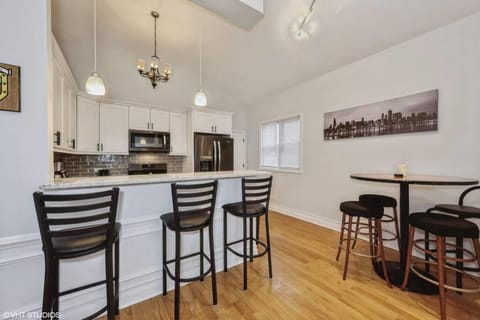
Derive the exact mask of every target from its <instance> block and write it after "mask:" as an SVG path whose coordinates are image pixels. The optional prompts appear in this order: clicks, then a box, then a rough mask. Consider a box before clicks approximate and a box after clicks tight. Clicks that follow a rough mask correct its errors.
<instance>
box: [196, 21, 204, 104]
mask: <svg viewBox="0 0 480 320" xmlns="http://www.w3.org/2000/svg"><path fill="white" fill-rule="evenodd" d="M202 17H203V15H201V16H200V45H199V47H200V59H199V62H200V63H199V66H200V72H199V75H200V88H199V89H198V91H197V93H196V94H195V99H194V104H195V106H197V107H206V106H207V96H206V95H205V92H203V91H202V45H203V30H202V29H203V28H202V27H203V21H202Z"/></svg>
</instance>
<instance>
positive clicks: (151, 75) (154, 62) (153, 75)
mask: <svg viewBox="0 0 480 320" xmlns="http://www.w3.org/2000/svg"><path fill="white" fill-rule="evenodd" d="M151 15H152V17H153V19H154V27H153V39H154V53H153V56H152V58H151V60H150V70H148V71H145V60H143V59H138V60H137V70H138V73H139V74H140V75H141V76H142V77H145V78H148V79H150V82H151V83H152V87H153V88H154V89H155V87H156V86H157V84H158V82H167V81H168V80H169V79H170V75H171V74H172V67H171V66H170V65H168V64H165V65H164V66H163V67H162V71H161V72H160V71H159V67H158V66H159V59H158V56H157V19H158V17H159V16H160V15H159V14H158V12H156V11H152V12H151Z"/></svg>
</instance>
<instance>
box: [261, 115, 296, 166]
mask: <svg viewBox="0 0 480 320" xmlns="http://www.w3.org/2000/svg"><path fill="white" fill-rule="evenodd" d="M300 126H301V121H300V116H295V117H290V118H286V119H281V120H276V121H268V122H264V123H263V124H262V126H261V130H260V132H261V137H260V140H261V141H260V146H261V147H260V153H261V154H260V166H261V167H262V168H266V169H279V170H294V171H299V170H300V169H301V166H300V163H301V155H300V152H301V148H300V143H301V141H300V139H301V134H300Z"/></svg>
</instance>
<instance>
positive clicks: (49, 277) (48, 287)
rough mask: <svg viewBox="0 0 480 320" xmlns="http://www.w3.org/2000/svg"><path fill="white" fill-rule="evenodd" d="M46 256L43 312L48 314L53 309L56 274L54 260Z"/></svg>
mask: <svg viewBox="0 0 480 320" xmlns="http://www.w3.org/2000/svg"><path fill="white" fill-rule="evenodd" d="M44 254H45V277H44V281H43V303H42V312H43V313H48V312H51V311H52V308H53V296H54V292H53V291H54V290H53V285H54V282H53V279H54V276H55V275H54V274H53V272H52V271H53V269H52V267H53V261H52V260H53V259H50V258H48V257H47V256H46V253H44Z"/></svg>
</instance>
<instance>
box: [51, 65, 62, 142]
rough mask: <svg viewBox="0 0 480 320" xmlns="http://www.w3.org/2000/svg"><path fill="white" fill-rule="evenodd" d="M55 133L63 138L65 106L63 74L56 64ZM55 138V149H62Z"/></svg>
mask: <svg viewBox="0 0 480 320" xmlns="http://www.w3.org/2000/svg"><path fill="white" fill-rule="evenodd" d="M52 75H53V133H54V134H56V133H57V132H59V133H60V137H61V136H62V134H63V132H62V119H63V114H62V106H63V98H62V96H63V80H62V74H61V73H60V69H59V68H58V66H57V64H56V63H53V73H52ZM53 137H54V147H60V145H61V140H62V139H60V143H58V144H57V143H56V141H57V139H56V138H55V137H56V136H53Z"/></svg>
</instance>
